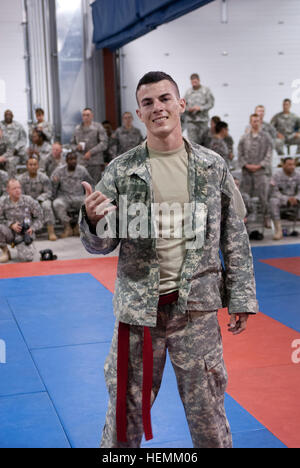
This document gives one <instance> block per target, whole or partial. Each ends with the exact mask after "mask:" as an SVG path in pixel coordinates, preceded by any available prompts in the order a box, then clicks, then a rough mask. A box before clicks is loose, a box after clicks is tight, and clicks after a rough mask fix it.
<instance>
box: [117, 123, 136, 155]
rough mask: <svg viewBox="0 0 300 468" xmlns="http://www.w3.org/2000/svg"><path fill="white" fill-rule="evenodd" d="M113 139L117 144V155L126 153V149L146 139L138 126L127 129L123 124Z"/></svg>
mask: <svg viewBox="0 0 300 468" xmlns="http://www.w3.org/2000/svg"><path fill="white" fill-rule="evenodd" d="M112 139H113V141H114V142H115V143H116V145H117V155H120V154H123V153H126V151H129V150H130V149H132V148H134V147H135V146H138V145H139V144H141V143H142V141H143V140H144V138H143V136H142V134H141V132H140V130H139V129H138V128H136V127H131V128H130V129H127V128H125V127H123V126H122V127H119V128H117V130H116V131H115V132H114V133H113V134H112Z"/></svg>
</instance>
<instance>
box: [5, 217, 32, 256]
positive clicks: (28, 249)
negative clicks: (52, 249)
mask: <svg viewBox="0 0 300 468" xmlns="http://www.w3.org/2000/svg"><path fill="white" fill-rule="evenodd" d="M19 239H20V236H15V235H14V233H13V232H12V230H11V229H9V228H8V227H7V226H4V225H0V248H3V247H6V245H8V244H11V243H12V242H15V241H16V242H17V241H18V240H19ZM16 249H17V253H18V255H17V256H18V259H19V260H20V262H32V261H33V258H34V247H33V244H30V245H25V244H24V242H22V243H20V244H18V245H16Z"/></svg>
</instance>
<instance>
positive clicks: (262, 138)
mask: <svg viewBox="0 0 300 468" xmlns="http://www.w3.org/2000/svg"><path fill="white" fill-rule="evenodd" d="M272 150H273V142H272V140H271V137H270V136H269V135H268V133H266V132H263V131H260V132H259V133H258V134H257V136H256V137H254V136H253V135H252V133H251V132H250V133H246V134H245V135H243V136H242V138H241V139H240V142H239V145H238V155H239V164H240V167H242V168H243V167H244V166H245V165H246V164H260V165H261V166H262V169H260V171H259V172H262V171H264V170H265V169H266V168H268V167H269V166H270V164H271V161H272Z"/></svg>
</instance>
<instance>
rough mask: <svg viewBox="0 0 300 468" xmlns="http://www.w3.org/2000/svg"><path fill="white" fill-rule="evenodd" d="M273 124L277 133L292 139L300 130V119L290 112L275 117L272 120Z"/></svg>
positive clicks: (280, 113)
mask: <svg viewBox="0 0 300 468" xmlns="http://www.w3.org/2000/svg"><path fill="white" fill-rule="evenodd" d="M271 124H272V125H273V127H275V128H276V130H277V132H279V133H281V134H282V135H284V136H285V137H292V136H293V134H294V133H295V132H297V131H298V130H299V128H300V117H298V116H297V115H296V114H293V113H292V112H289V113H288V114H285V113H284V112H279V113H278V114H276V115H274V117H273V118H272V120H271Z"/></svg>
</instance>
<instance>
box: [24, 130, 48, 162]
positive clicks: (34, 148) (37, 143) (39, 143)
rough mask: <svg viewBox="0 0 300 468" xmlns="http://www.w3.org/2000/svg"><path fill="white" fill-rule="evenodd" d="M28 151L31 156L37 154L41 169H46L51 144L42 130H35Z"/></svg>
mask: <svg viewBox="0 0 300 468" xmlns="http://www.w3.org/2000/svg"><path fill="white" fill-rule="evenodd" d="M27 153H28V155H29V156H32V155H36V156H37V157H38V159H39V166H40V169H41V171H45V164H46V160H47V158H48V156H49V154H50V153H51V145H50V143H49V142H48V140H47V138H46V135H45V134H44V133H43V132H42V131H41V130H36V129H35V130H33V132H32V145H31V146H30V148H28V150H27Z"/></svg>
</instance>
